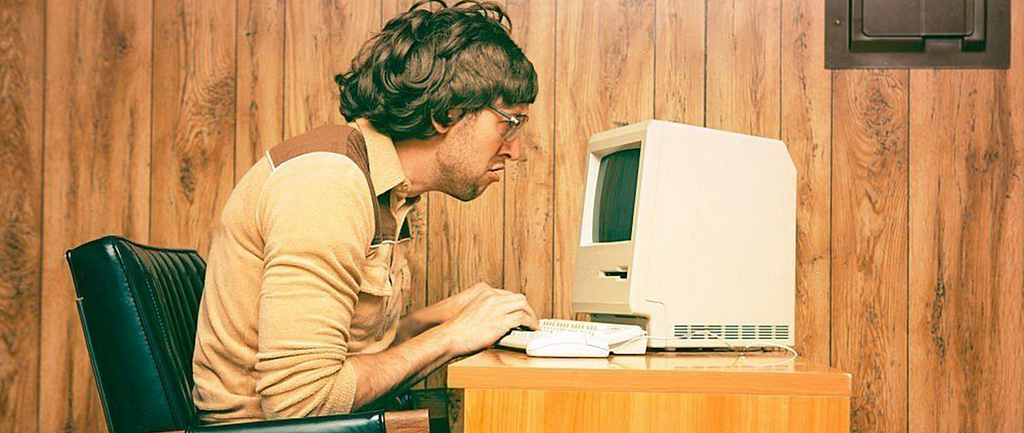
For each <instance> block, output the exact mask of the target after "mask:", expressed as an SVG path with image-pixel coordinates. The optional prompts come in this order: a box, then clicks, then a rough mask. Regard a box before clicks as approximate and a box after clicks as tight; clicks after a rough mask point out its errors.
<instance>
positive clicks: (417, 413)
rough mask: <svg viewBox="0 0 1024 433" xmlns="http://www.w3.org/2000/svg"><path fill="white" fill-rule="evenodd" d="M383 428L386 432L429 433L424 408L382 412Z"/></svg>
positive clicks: (428, 423)
mask: <svg viewBox="0 0 1024 433" xmlns="http://www.w3.org/2000/svg"><path fill="white" fill-rule="evenodd" d="M384 430H386V431H387V432H388V433H430V417H429V414H428V413H427V410H426V409H419V410H403V411H396V412H384Z"/></svg>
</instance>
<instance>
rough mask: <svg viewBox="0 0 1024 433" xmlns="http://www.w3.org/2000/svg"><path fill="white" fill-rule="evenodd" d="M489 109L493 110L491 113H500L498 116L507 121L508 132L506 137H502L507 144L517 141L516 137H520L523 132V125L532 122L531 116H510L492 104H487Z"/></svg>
mask: <svg viewBox="0 0 1024 433" xmlns="http://www.w3.org/2000/svg"><path fill="white" fill-rule="evenodd" d="M487 108H489V109H491V111H493V112H495V113H498V115H499V116H501V117H502V118H503V119H505V122H506V123H508V126H509V127H508V131H505V135H503V136H502V137H501V138H502V139H503V140H505V142H506V143H509V142H511V141H512V140H515V138H516V135H518V134H519V133H520V132H521V131H522V129H523V125H525V124H526V122H529V121H530V116H528V115H526V114H508V113H506V112H504V111H502V110H499V109H498V108H497V107H495V106H494V105H491V104H487Z"/></svg>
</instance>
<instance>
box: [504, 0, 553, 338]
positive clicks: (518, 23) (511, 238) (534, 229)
mask: <svg viewBox="0 0 1024 433" xmlns="http://www.w3.org/2000/svg"><path fill="white" fill-rule="evenodd" d="M556 7H557V6H556V3H555V1H554V0H508V14H509V17H510V18H511V20H512V36H513V40H515V41H516V43H517V44H519V46H520V48H522V49H523V52H524V53H525V54H526V57H527V58H529V59H530V61H531V62H532V63H533V67H534V69H535V70H536V71H537V84H538V93H537V100H536V101H535V102H534V103H533V105H532V106H531V107H530V122H529V123H527V124H526V127H525V128H526V129H525V130H524V131H523V135H522V138H520V140H521V142H520V146H521V149H522V151H521V157H520V159H519V161H517V162H515V163H510V164H508V165H507V170H506V173H507V174H506V175H505V245H504V251H505V252H504V256H505V258H504V261H505V263H504V269H505V270H504V273H505V281H504V286H505V289H507V290H511V291H514V292H520V293H523V294H525V295H526V300H527V302H529V304H530V306H531V307H533V310H534V312H536V313H537V317H539V318H547V317H551V303H552V296H551V294H552V293H551V288H552V283H553V271H554V268H553V266H552V263H553V255H554V244H553V239H552V235H553V234H554V224H553V219H554V196H553V192H554V188H553V181H554V160H553V157H554V148H553V147H554V146H553V144H554V143H553V138H554V128H555V116H554V114H555V9H556Z"/></svg>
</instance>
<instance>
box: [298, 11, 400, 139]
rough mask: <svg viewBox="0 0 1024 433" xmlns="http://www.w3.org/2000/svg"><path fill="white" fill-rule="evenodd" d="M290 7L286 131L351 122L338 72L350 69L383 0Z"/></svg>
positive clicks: (377, 26)
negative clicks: (343, 111)
mask: <svg viewBox="0 0 1024 433" xmlns="http://www.w3.org/2000/svg"><path fill="white" fill-rule="evenodd" d="M285 9H286V11H285V41H287V43H286V44H285V60H284V65H285V69H284V70H285V72H284V136H285V138H288V137H293V136H296V135H299V134H302V133H304V132H307V131H309V130H311V129H313V128H316V127H318V126H324V125H338V124H342V123H344V122H345V119H344V117H342V115H341V111H340V110H339V104H340V100H339V97H338V85H337V84H335V82H334V76H335V75H336V74H338V73H341V72H344V71H347V70H348V69H349V66H350V64H351V62H352V58H354V57H355V55H356V53H357V52H358V51H359V48H360V47H361V46H362V44H363V42H365V41H366V40H367V39H369V37H370V34H371V32H376V31H379V30H380V27H381V18H382V16H381V3H380V2H377V1H365V2H354V1H333V2H332V1H290V2H286V8H285Z"/></svg>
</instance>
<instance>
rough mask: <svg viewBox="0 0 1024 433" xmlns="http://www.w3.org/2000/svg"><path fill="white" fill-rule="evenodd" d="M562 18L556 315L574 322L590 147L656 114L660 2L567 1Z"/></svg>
mask: <svg viewBox="0 0 1024 433" xmlns="http://www.w3.org/2000/svg"><path fill="white" fill-rule="evenodd" d="M557 15H558V16H557V21H556V23H557V24H556V26H557V27H556V34H557V36H556V40H555V46H556V52H555V56H556V57H555V58H556V62H555V97H556V99H557V101H558V104H557V107H556V108H555V187H554V188H555V192H554V196H555V221H554V224H555V277H554V278H555V284H554V292H553V297H554V306H553V315H554V316H555V317H561V318H569V317H571V316H572V314H573V311H572V297H571V288H572V283H573V273H574V266H575V258H576V247H577V246H578V245H579V231H580V224H579V221H580V211H581V207H582V204H583V183H584V181H585V174H584V171H585V169H586V167H585V157H586V148H587V142H588V141H589V140H590V136H591V135H593V134H595V133H597V132H600V131H604V130H608V129H612V128H615V127H616V126H618V125H621V124H628V123H635V122H638V121H642V120H645V119H649V118H651V117H652V116H653V115H654V1H653V0H614V1H611V0H609V1H602V2H589V1H583V0H567V1H563V2H559V3H558V11H557ZM432 260H433V259H432Z"/></svg>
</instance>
